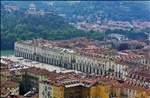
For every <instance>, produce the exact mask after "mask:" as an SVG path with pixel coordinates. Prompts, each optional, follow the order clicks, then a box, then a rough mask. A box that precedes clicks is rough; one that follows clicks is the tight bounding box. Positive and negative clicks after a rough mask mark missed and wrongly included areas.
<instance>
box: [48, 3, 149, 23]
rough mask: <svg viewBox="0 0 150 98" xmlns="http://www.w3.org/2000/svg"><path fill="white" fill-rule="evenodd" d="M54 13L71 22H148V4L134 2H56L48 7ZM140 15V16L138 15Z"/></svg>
mask: <svg viewBox="0 0 150 98" xmlns="http://www.w3.org/2000/svg"><path fill="white" fill-rule="evenodd" d="M50 7H51V8H50V9H53V11H54V12H55V13H64V14H66V17H67V18H68V19H69V20H70V21H72V22H76V21H77V20H78V21H87V20H86V19H87V18H90V21H89V22H95V21H96V19H97V17H100V18H101V20H102V22H104V20H105V19H107V20H114V21H130V22H132V20H140V21H150V19H149V2H140V1H138V2H135V1H86V2H85V1H80V2H75V3H72V2H63V1H61V2H56V3H54V5H53V6H50ZM139 13H140V14H139Z"/></svg>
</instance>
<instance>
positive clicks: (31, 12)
mask: <svg viewBox="0 0 150 98" xmlns="http://www.w3.org/2000/svg"><path fill="white" fill-rule="evenodd" d="M29 14H36V7H35V5H34V4H30V6H29Z"/></svg>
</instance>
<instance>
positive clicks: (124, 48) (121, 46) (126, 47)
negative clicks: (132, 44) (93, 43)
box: [118, 43, 128, 51]
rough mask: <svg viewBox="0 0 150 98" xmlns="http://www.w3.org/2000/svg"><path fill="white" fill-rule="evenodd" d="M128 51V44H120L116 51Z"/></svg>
mask: <svg viewBox="0 0 150 98" xmlns="http://www.w3.org/2000/svg"><path fill="white" fill-rule="evenodd" d="M126 49H128V44H127V43H121V44H120V46H119V48H118V50H119V51H121V50H126Z"/></svg>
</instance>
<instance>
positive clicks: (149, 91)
mask: <svg viewBox="0 0 150 98" xmlns="http://www.w3.org/2000/svg"><path fill="white" fill-rule="evenodd" d="M145 92H146V93H147V94H148V95H149V96H150V88H149V89H147V90H145Z"/></svg>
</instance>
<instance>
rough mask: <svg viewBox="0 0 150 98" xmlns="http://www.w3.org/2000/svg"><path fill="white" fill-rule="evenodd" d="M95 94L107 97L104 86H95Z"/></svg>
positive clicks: (103, 97) (102, 97)
mask: <svg viewBox="0 0 150 98" xmlns="http://www.w3.org/2000/svg"><path fill="white" fill-rule="evenodd" d="M97 95H98V97H100V98H109V96H108V93H107V92H106V86H103V85H98V86H97Z"/></svg>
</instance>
